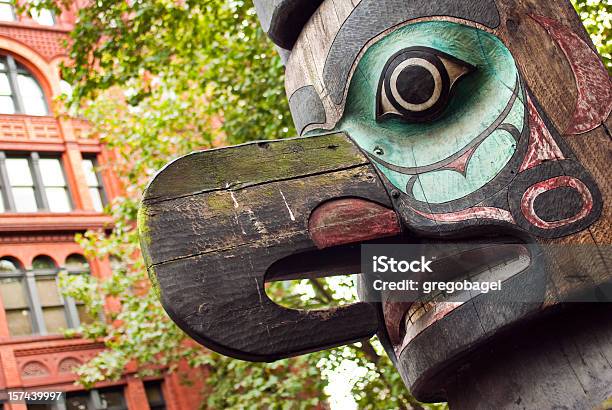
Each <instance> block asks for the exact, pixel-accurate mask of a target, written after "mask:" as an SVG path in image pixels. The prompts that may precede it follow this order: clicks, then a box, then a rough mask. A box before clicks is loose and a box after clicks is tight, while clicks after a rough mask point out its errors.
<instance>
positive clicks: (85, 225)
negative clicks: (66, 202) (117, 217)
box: [0, 211, 113, 233]
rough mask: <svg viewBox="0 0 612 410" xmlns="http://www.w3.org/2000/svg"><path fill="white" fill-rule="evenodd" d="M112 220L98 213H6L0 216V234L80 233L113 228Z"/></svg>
mask: <svg viewBox="0 0 612 410" xmlns="http://www.w3.org/2000/svg"><path fill="white" fill-rule="evenodd" d="M112 221H113V220H112V218H111V217H110V216H108V215H104V214H101V213H97V212H86V211H74V212H68V213H45V212H37V213H29V214H19V213H4V214H0V233H3V232H41V231H64V232H67V231H68V232H70V231H72V232H78V231H85V230H88V229H102V228H111V227H112Z"/></svg>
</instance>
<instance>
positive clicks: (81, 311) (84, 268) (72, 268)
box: [65, 254, 93, 323]
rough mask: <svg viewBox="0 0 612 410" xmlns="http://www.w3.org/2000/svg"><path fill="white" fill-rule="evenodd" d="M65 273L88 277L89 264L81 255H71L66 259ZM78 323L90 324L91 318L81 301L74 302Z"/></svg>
mask: <svg viewBox="0 0 612 410" xmlns="http://www.w3.org/2000/svg"><path fill="white" fill-rule="evenodd" d="M65 266H66V271H67V272H68V273H69V274H71V275H89V273H90V272H89V263H88V262H87V260H86V259H85V257H84V256H83V255H79V254H72V255H70V256H68V257H67V258H66V263H65ZM74 304H75V308H76V313H77V316H78V319H79V323H92V322H93V317H92V316H90V315H89V312H87V309H86V308H85V304H84V303H83V302H81V301H76V300H75V301H74Z"/></svg>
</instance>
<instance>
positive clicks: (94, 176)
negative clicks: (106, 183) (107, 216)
mask: <svg viewBox="0 0 612 410" xmlns="http://www.w3.org/2000/svg"><path fill="white" fill-rule="evenodd" d="M96 168H97V164H96V161H95V159H94V158H84V159H83V169H84V171H85V180H86V181H87V187H88V188H89V195H90V196H91V200H92V202H93V206H94V209H95V210H96V211H98V212H102V211H103V210H104V205H105V204H106V196H105V195H104V187H103V186H102V182H101V178H100V175H99V174H98V172H97V171H96Z"/></svg>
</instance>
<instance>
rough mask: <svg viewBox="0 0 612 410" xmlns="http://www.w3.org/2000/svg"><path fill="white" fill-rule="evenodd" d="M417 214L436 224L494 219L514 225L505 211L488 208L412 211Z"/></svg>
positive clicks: (508, 213) (510, 215)
mask: <svg viewBox="0 0 612 410" xmlns="http://www.w3.org/2000/svg"><path fill="white" fill-rule="evenodd" d="M412 210H413V211H414V212H416V213H417V214H419V215H421V216H423V217H425V218H427V219H431V220H432V221H436V222H461V221H465V220H468V219H477V218H481V219H496V220H498V221H504V222H510V223H515V221H514V218H513V217H512V214H511V213H510V212H508V211H506V210H505V209H501V208H494V207H489V206H475V207H473V208H467V209H464V210H462V211H458V212H449V213H443V214H432V213H426V212H421V211H419V210H416V209H412Z"/></svg>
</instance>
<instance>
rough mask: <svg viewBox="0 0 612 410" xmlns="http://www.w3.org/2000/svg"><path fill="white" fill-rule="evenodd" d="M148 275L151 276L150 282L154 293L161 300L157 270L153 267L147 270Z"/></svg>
mask: <svg viewBox="0 0 612 410" xmlns="http://www.w3.org/2000/svg"><path fill="white" fill-rule="evenodd" d="M147 273H148V275H149V280H150V281H151V287H152V288H153V292H154V293H155V296H157V298H158V299H161V287H160V286H159V281H158V280H157V274H156V273H155V269H154V268H153V266H151V267H150V268H148V269H147Z"/></svg>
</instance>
